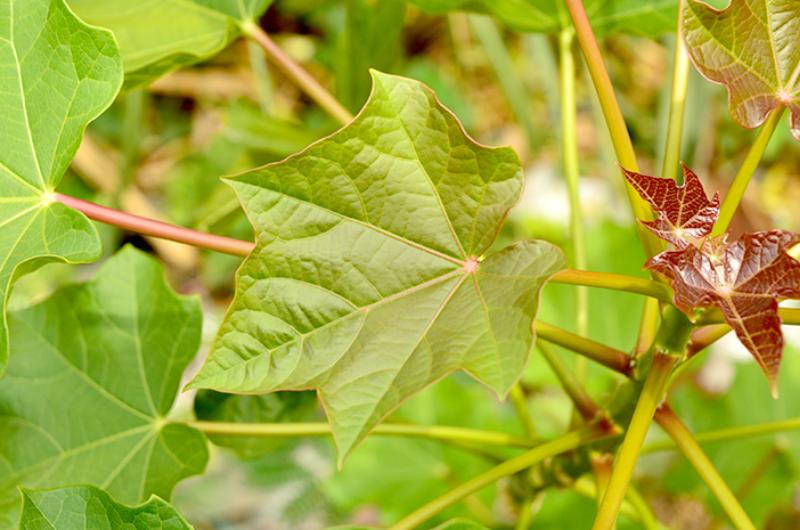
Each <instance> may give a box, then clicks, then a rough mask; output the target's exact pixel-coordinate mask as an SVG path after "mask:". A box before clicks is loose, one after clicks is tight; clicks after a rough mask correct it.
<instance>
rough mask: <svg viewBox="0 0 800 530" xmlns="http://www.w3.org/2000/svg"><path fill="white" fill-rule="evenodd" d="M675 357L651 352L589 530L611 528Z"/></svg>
mask: <svg viewBox="0 0 800 530" xmlns="http://www.w3.org/2000/svg"><path fill="white" fill-rule="evenodd" d="M677 360H678V357H677V356H675V355H673V354H671V353H662V352H661V351H658V350H657V351H656V352H655V355H654V357H653V364H652V366H651V367H650V371H649V372H648V374H647V379H646V380H645V383H644V387H643V388H642V393H641V394H640V395H639V400H638V401H637V402H636V408H635V409H634V411H633V417H632V418H631V422H630V424H629V425H628V430H627V432H626V433H625V439H624V440H623V441H622V445H621V446H620V448H619V452H618V453H617V458H616V460H615V461H614V471H613V472H612V473H611V481H610V483H609V485H608V489H607V490H606V494H605V495H604V496H603V500H602V502H601V503H600V508H599V509H598V511H597V516H596V518H595V520H594V525H593V526H592V530H610V529H612V528H613V527H614V525H615V523H616V521H617V514H618V513H619V508H620V505H621V504H622V500H623V499H624V498H625V492H626V491H627V489H628V482H630V479H631V476H632V475H633V468H634V466H635V465H636V460H637V459H638V457H639V451H640V450H641V448H642V444H643V443H644V438H645V436H646V435H647V430H648V429H649V427H650V422H651V421H652V419H653V415H654V414H655V411H656V408H657V407H658V406H659V405H660V404H661V400H662V399H663V398H664V392H665V391H666V387H667V383H668V381H669V376H670V374H671V373H672V367H673V366H674V365H675V363H676V362H677Z"/></svg>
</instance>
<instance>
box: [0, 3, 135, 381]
mask: <svg viewBox="0 0 800 530" xmlns="http://www.w3.org/2000/svg"><path fill="white" fill-rule="evenodd" d="M121 82H122V66H121V63H120V60H119V53H118V51H117V47H116V44H115V43H114V38H113V37H112V35H111V34H110V33H109V32H107V31H104V30H98V29H94V28H90V27H88V26H86V25H85V24H83V23H82V22H81V21H80V20H78V19H77V18H75V16H74V15H73V14H72V13H71V12H70V11H69V9H67V7H66V6H65V5H64V4H63V2H62V1H61V0H26V1H18V0H0V94H2V97H1V98H0V146H2V149H0V298H1V299H2V308H0V310H2V313H3V315H2V319H0V374H2V372H3V371H4V369H5V366H6V363H7V362H8V333H7V323H6V314H5V312H6V310H5V307H6V302H7V300H8V296H9V291H10V289H11V286H12V284H13V282H14V280H15V279H16V278H18V277H19V276H20V275H22V274H23V273H25V272H29V271H31V270H32V269H34V268H35V267H37V266H39V265H41V264H42V263H44V262H46V261H52V260H61V261H67V262H85V261H90V260H92V259H95V258H97V256H98V255H99V254H100V240H99V238H98V236H97V231H96V230H95V228H94V226H92V224H91V223H90V222H89V220H88V219H86V218H85V217H84V216H83V215H82V214H80V213H78V212H75V211H73V210H71V209H69V208H67V207H65V206H63V205H62V204H58V203H54V204H51V203H50V202H49V201H48V200H47V198H46V193H48V192H50V191H52V190H53V189H55V187H56V185H58V183H59V181H60V180H61V177H62V176H63V174H64V171H66V169H67V167H68V165H69V163H70V161H71V160H72V156H73V155H74V153H75V151H76V149H77V148H78V144H79V143H80V139H81V135H82V133H83V130H84V128H85V127H86V125H87V124H88V123H89V122H90V121H92V120H93V119H94V118H95V117H97V116H98V115H99V114H100V113H101V112H102V111H103V110H105V109H106V108H107V107H108V106H109V105H110V104H111V102H112V101H113V99H114V96H115V95H116V93H117V91H118V90H119V86H120V84H121Z"/></svg>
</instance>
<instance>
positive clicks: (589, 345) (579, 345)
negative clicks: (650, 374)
mask: <svg viewBox="0 0 800 530" xmlns="http://www.w3.org/2000/svg"><path fill="white" fill-rule="evenodd" d="M534 329H535V330H536V335H537V337H538V338H540V339H541V340H546V341H547V342H551V343H553V344H558V345H559V346H561V347H563V348H566V349H568V350H571V351H573V352H575V353H578V354H580V355H583V356H585V357H588V358H589V359H591V360H593V361H596V362H598V363H600V364H602V365H603V366H606V367H608V368H611V369H612V370H614V371H616V372H619V373H621V374H622V375H625V376H628V377H630V376H631V375H632V373H633V368H632V366H631V358H630V357H629V356H628V355H627V354H626V353H625V352H623V351H621V350H617V349H615V348H612V347H610V346H606V345H605V344H600V343H599V342H595V341H593V340H591V339H587V338H584V337H581V336H580V335H575V334H574V333H570V332H569V331H566V330H563V329H561V328H557V327H555V326H552V325H550V324H546V323H544V322H541V321H539V320H537V321H536V322H535V323H534Z"/></svg>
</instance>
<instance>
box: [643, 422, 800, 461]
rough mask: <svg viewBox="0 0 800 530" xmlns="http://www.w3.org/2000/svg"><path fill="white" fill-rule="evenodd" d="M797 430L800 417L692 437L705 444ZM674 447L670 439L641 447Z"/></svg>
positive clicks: (650, 450)
mask: <svg viewBox="0 0 800 530" xmlns="http://www.w3.org/2000/svg"><path fill="white" fill-rule="evenodd" d="M797 430H800V418H791V419H788V420H780V421H770V422H765V423H756V424H755V425H744V426H742V427H731V428H729V429H720V430H717V431H709V432H704V433H699V434H695V435H694V439H695V441H696V442H697V443H701V444H706V443H716V442H726V441H729V440H740V439H744V438H753V437H756V436H766V435H768V434H775V433H779V432H788V431H797ZM674 447H675V446H674V444H673V443H672V441H671V440H661V441H658V442H653V443H650V444H647V445H646V446H645V447H644V448H643V449H642V452H643V453H655V452H658V451H668V450H671V449H674Z"/></svg>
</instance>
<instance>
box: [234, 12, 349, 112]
mask: <svg viewBox="0 0 800 530" xmlns="http://www.w3.org/2000/svg"><path fill="white" fill-rule="evenodd" d="M241 28H242V33H243V34H244V35H245V36H246V37H248V38H250V39H251V40H253V41H254V42H255V43H256V44H258V45H259V46H261V48H262V49H263V50H264V53H265V54H266V56H267V58H268V59H269V60H270V61H272V63H273V64H274V65H275V66H277V67H278V69H280V71H281V72H283V73H284V75H286V77H288V78H289V79H290V80H291V81H292V82H293V83H294V84H295V85H297V87H298V88H300V90H302V91H303V92H305V93H306V94H307V95H308V97H310V98H311V99H313V100H314V101H315V102H316V103H317V105H319V106H320V107H321V108H322V109H323V110H324V111H325V112H327V113H328V114H329V115H330V116H331V117H333V118H334V119H335V120H336V121H338V122H339V123H341V124H342V125H347V124H348V123H350V122H351V121H352V120H353V115H352V114H351V113H350V111H349V110H347V109H346V108H345V107H344V105H342V104H341V103H339V101H337V100H336V98H335V97H333V95H332V94H331V93H330V92H328V91H327V90H326V89H325V88H324V87H323V86H322V85H321V84H319V82H318V81H317V80H316V79H314V78H313V77H311V74H309V73H308V72H307V71H306V70H305V69H304V68H303V67H302V66H300V65H299V64H297V63H296V62H295V61H294V60H293V59H292V58H291V57H289V56H288V55H286V53H285V52H284V51H283V50H281V48H280V46H278V45H277V44H275V41H273V40H272V38H271V37H270V36H269V35H267V33H266V32H265V31H264V30H263V29H261V27H260V26H259V25H258V24H256V23H255V22H252V21H248V22H244V23H243V24H242V26H241Z"/></svg>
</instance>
